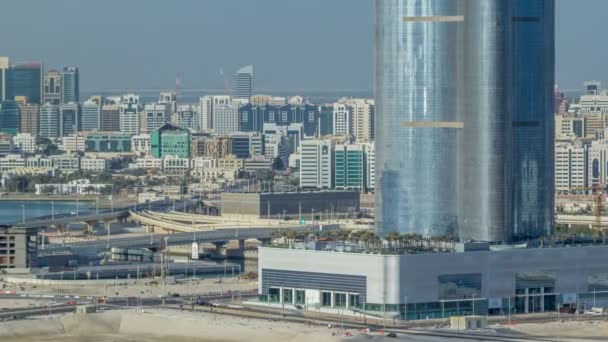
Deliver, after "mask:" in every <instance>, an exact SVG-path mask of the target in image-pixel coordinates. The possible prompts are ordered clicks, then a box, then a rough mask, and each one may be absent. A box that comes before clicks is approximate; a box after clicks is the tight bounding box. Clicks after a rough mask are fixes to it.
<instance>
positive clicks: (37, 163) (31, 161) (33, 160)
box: [26, 156, 53, 169]
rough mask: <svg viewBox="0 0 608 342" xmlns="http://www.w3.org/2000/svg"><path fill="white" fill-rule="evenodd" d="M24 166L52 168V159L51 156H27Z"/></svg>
mask: <svg viewBox="0 0 608 342" xmlns="http://www.w3.org/2000/svg"><path fill="white" fill-rule="evenodd" d="M26 166H27V167H31V168H46V169H50V168H53V160H52V159H51V158H47V157H42V156H34V157H30V158H27V161H26Z"/></svg>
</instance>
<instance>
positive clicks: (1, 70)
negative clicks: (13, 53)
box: [0, 57, 12, 102]
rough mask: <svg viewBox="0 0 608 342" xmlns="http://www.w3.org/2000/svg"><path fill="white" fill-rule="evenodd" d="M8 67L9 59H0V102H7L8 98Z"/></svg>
mask: <svg viewBox="0 0 608 342" xmlns="http://www.w3.org/2000/svg"><path fill="white" fill-rule="evenodd" d="M9 67H10V64H9V58H8V57H0V102H3V101H7V100H9V98H8V97H7V95H6V87H7V84H8V82H7V79H8V69H9ZM10 100H12V99H10Z"/></svg>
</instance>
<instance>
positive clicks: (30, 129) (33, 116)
mask: <svg viewBox="0 0 608 342" xmlns="http://www.w3.org/2000/svg"><path fill="white" fill-rule="evenodd" d="M39 118H40V105H38V104H36V103H22V104H21V133H29V134H31V135H34V136H36V135H38V121H39Z"/></svg>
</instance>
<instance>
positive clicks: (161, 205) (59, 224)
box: [13, 199, 199, 232]
mask: <svg viewBox="0 0 608 342" xmlns="http://www.w3.org/2000/svg"><path fill="white" fill-rule="evenodd" d="M181 203H182V204H179V206H180V207H185V208H190V207H192V206H194V205H197V204H198V203H199V202H198V201H197V200H195V199H186V200H183V201H182V202H181ZM170 206H171V204H170V203H168V202H165V201H155V202H149V203H141V204H135V205H133V206H132V207H128V208H127V207H125V208H117V209H115V210H112V211H103V212H99V213H94V214H86V215H63V216H54V215H53V217H50V218H49V217H44V218H40V219H36V220H31V221H29V222H25V223H15V224H13V226H15V227H22V228H27V229H34V228H36V229H44V228H47V227H54V228H56V229H57V230H60V231H63V230H64V228H65V226H66V225H68V224H73V223H83V224H85V225H86V226H87V230H88V231H89V232H92V231H93V228H94V227H95V225H96V224H97V223H103V224H104V226H105V228H106V230H109V227H110V224H112V223H113V222H118V221H122V220H126V219H127V218H128V217H129V216H131V215H132V213H135V212H139V211H143V210H151V209H155V210H166V209H167V208H168V207H170Z"/></svg>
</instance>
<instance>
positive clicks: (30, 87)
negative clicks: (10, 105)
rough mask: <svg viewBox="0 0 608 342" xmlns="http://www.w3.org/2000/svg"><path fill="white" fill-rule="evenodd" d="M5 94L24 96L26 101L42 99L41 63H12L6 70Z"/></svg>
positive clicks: (11, 97) (9, 96)
mask: <svg viewBox="0 0 608 342" xmlns="http://www.w3.org/2000/svg"><path fill="white" fill-rule="evenodd" d="M6 94H7V95H6V96H7V98H9V99H14V98H15V97H16V96H24V97H25V98H27V102H28V103H38V104H40V103H41V101H42V63H39V62H29V63H22V64H17V65H13V66H11V67H10V69H9V70H8V77H7V89H6Z"/></svg>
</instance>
